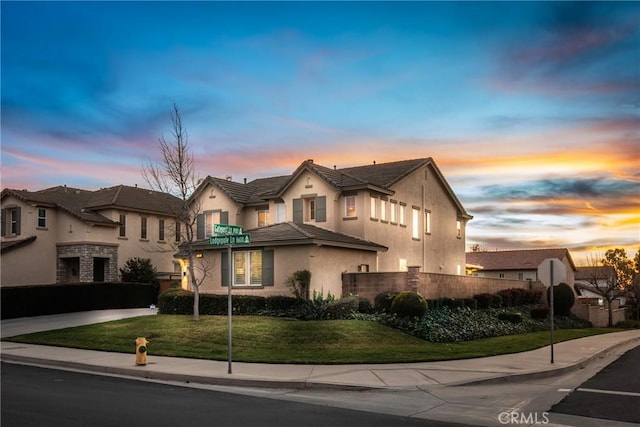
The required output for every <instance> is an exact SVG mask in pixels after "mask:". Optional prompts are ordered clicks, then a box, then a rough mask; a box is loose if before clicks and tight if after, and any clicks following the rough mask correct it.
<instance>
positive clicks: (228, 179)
mask: <svg viewBox="0 0 640 427" xmlns="http://www.w3.org/2000/svg"><path fill="white" fill-rule="evenodd" d="M225 179H226V180H227V181H231V180H232V179H233V177H232V176H231V175H227V176H226V177H225Z"/></svg>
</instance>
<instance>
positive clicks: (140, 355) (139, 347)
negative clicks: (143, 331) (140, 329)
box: [136, 337, 149, 365]
mask: <svg viewBox="0 0 640 427" xmlns="http://www.w3.org/2000/svg"><path fill="white" fill-rule="evenodd" d="M147 344H149V341H147V339H146V338H144V337H139V338H137V339H136V365H146V364H147Z"/></svg>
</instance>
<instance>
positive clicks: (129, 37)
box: [0, 1, 640, 264]
mask: <svg viewBox="0 0 640 427" xmlns="http://www.w3.org/2000/svg"><path fill="white" fill-rule="evenodd" d="M0 7H1V14H2V22H1V25H2V28H1V43H2V45H1V55H2V57H1V59H2V63H1V72H2V74H1V77H2V82H1V83H2V95H1V102H2V105H1V119H2V129H1V130H2V134H1V139H0V140H1V143H2V177H1V178H2V182H1V185H2V188H14V189H28V190H32V191H35V190H40V189H44V188H47V187H52V186H56V185H64V184H66V185H68V186H72V187H78V188H84V189H88V190H92V189H98V188H100V187H108V186H113V185H118V184H127V185H135V184H137V185H139V186H143V187H148V184H146V183H145V182H144V180H143V178H142V175H141V168H142V166H143V165H144V164H145V163H147V162H148V161H149V160H150V159H156V158H157V157H158V155H159V150H158V138H159V137H160V136H161V135H163V134H164V135H165V136H167V137H168V136H170V135H169V131H170V128H171V119H170V113H171V110H172V105H173V103H174V102H175V103H176V104H177V105H178V107H179V109H180V111H181V113H182V119H183V122H184V125H185V127H186V128H187V130H188V132H189V143H190V145H191V148H192V151H193V153H194V154H195V156H196V166H197V173H198V175H199V176H201V177H205V176H207V175H211V176H217V177H225V176H227V175H230V176H233V179H234V180H236V181H242V180H243V178H247V179H248V180H251V179H254V178H260V177H266V176H276V175H285V174H290V173H292V172H293V171H294V170H295V169H296V167H297V166H299V165H300V163H301V162H302V161H304V160H305V159H314V161H315V162H316V163H319V164H321V165H324V166H328V167H333V166H334V165H336V166H338V167H347V166H357V165H364V164H370V163H372V162H373V161H376V162H377V163H382V162H387V161H394V160H405V159H413V158H423V157H432V158H433V159H434V160H435V162H436V163H437V165H438V166H439V167H440V169H441V170H442V172H443V173H444V175H445V177H446V178H447V180H448V181H449V183H450V184H451V186H452V188H453V189H454V191H455V192H456V194H457V195H458V197H459V198H460V200H461V201H462V203H463V205H464V206H465V208H466V209H467V210H468V211H469V213H470V214H471V215H473V216H474V219H473V220H472V221H471V222H470V223H469V224H468V227H467V243H468V245H472V244H474V243H477V244H480V245H481V246H482V247H483V248H485V249H488V250H495V249H526V248H548V247H567V248H569V249H570V251H571V253H572V255H573V257H574V261H576V263H577V264H582V263H584V262H585V261H586V257H587V255H588V254H593V253H596V254H603V253H604V251H605V250H606V249H607V248H610V247H623V248H625V249H627V252H628V253H629V254H632V253H634V252H635V251H636V249H637V248H638V246H639V245H640V114H639V112H640V110H639V108H640V3H638V2H604V3H598V2H541V3H524V2H497V3H481V2H464V3H447V2H393V3H392V2H372V3H369V2H355V3H342V2H321V3H308V2H302V3H299V2H285V3H278V2H259V3H251V2H231V3H228V2H194V3H188V2H135V3H134V2H86V3H85V2H9V1H2V2H1V3H0Z"/></svg>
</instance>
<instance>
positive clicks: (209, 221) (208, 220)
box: [204, 211, 221, 237]
mask: <svg viewBox="0 0 640 427" xmlns="http://www.w3.org/2000/svg"><path fill="white" fill-rule="evenodd" d="M204 221H205V237H209V236H215V234H216V233H214V232H213V225H214V224H221V222H220V211H217V212H205V214H204Z"/></svg>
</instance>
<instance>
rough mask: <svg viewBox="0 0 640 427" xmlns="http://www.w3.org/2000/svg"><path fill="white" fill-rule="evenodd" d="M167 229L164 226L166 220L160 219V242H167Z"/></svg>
mask: <svg viewBox="0 0 640 427" xmlns="http://www.w3.org/2000/svg"><path fill="white" fill-rule="evenodd" d="M166 237H167V236H166V229H165V226H164V218H160V219H158V240H159V241H161V242H164V241H165V238H166Z"/></svg>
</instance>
